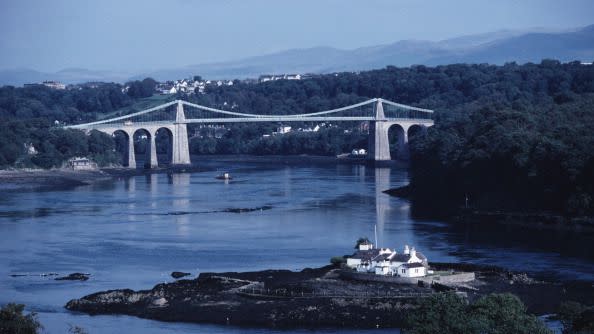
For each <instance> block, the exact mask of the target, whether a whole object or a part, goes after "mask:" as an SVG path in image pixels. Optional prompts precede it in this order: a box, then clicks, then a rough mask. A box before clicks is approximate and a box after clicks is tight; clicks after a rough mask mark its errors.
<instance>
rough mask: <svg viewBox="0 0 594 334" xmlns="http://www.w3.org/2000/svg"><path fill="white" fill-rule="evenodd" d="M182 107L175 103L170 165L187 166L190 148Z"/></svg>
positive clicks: (179, 102)
mask: <svg viewBox="0 0 594 334" xmlns="http://www.w3.org/2000/svg"><path fill="white" fill-rule="evenodd" d="M185 121H186V116H185V114H184V105H183V104H182V101H177V112H176V114H175V122H174V131H173V152H172V153H173V154H172V159H171V164H172V165H189V164H190V163H191V162H190V146H189V144H188V127H187V125H186V123H185Z"/></svg>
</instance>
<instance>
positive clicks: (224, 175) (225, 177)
mask: <svg viewBox="0 0 594 334" xmlns="http://www.w3.org/2000/svg"><path fill="white" fill-rule="evenodd" d="M215 178H216V179H218V180H231V179H232V177H231V174H229V172H222V173H221V174H219V175H217V176H216V177H215Z"/></svg>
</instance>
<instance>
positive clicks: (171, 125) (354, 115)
mask: <svg viewBox="0 0 594 334" xmlns="http://www.w3.org/2000/svg"><path fill="white" fill-rule="evenodd" d="M184 107H186V108H184ZM232 109H233V108H232ZM432 114H433V110H429V109H423V108H417V107H412V106H408V105H404V104H400V103H395V102H392V101H388V100H384V99H381V98H374V99H370V100H367V101H364V102H360V103H356V104H353V105H349V106H345V107H341V108H335V109H331V110H325V111H319V112H314V113H306V114H294V115H269V114H249V113H241V112H235V111H230V110H222V109H215V108H210V107H206V106H202V105H198V104H194V103H190V102H187V101H183V100H175V101H171V102H168V103H165V104H162V105H159V106H156V107H153V108H149V109H146V110H143V111H139V112H135V113H131V114H128V115H124V116H119V117H114V118H110V119H105V120H100V121H96V122H91V123H85V124H78V125H70V126H67V127H66V128H71V129H81V130H86V131H90V130H98V131H101V132H104V133H107V134H109V135H112V136H115V135H117V134H118V133H120V134H123V135H124V136H125V138H126V142H127V147H128V149H127V152H126V153H125V161H126V164H127V166H128V167H130V168H136V158H135V151H134V136H135V134H137V132H138V131H142V133H144V134H147V139H148V143H149V144H148V147H147V150H146V153H147V156H146V163H145V164H146V167H150V168H155V167H157V165H158V162H157V150H156V141H155V138H156V135H157V132H158V131H163V130H165V131H167V132H168V134H169V135H170V138H171V139H172V140H171V142H172V145H171V146H172V147H171V152H170V153H171V154H170V156H171V164H173V165H187V164H190V163H191V161H190V150H189V144H188V141H189V140H188V130H187V125H188V124H197V123H198V124H200V123H203V124H223V123H238V122H277V123H279V122H280V123H285V122H369V148H368V154H367V157H368V159H369V160H375V161H384V160H390V159H391V157H390V144H389V140H388V131H389V129H390V128H391V127H393V126H395V127H396V128H397V129H398V133H399V145H406V144H407V143H408V132H409V129H411V128H412V127H414V126H420V127H421V128H426V127H429V126H432V125H433V120H432Z"/></svg>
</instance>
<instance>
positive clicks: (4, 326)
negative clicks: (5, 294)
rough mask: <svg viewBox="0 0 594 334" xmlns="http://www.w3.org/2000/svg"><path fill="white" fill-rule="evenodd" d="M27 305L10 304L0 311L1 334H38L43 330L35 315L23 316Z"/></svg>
mask: <svg viewBox="0 0 594 334" xmlns="http://www.w3.org/2000/svg"><path fill="white" fill-rule="evenodd" d="M24 309H25V305H22V304H13V303H9V304H6V305H4V307H2V308H1V309H0V334H36V333H37V331H38V330H39V329H41V328H42V326H41V324H40V323H39V321H37V315H36V314H35V313H29V314H27V315H24V314H23V310H24Z"/></svg>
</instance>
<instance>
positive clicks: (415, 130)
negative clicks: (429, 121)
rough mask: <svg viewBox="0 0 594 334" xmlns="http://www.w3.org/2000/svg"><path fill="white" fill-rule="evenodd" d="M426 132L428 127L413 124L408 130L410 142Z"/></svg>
mask: <svg viewBox="0 0 594 334" xmlns="http://www.w3.org/2000/svg"><path fill="white" fill-rule="evenodd" d="M426 131H427V127H426V126H424V125H422V124H412V125H411V126H409V127H408V130H407V136H408V140H411V139H412V138H414V137H415V136H416V135H419V134H421V133H424V132H426Z"/></svg>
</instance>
